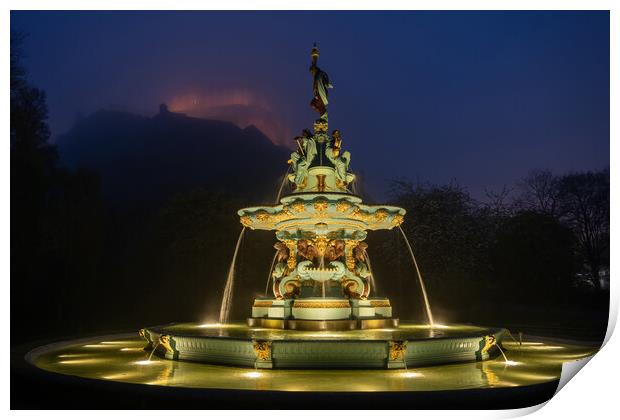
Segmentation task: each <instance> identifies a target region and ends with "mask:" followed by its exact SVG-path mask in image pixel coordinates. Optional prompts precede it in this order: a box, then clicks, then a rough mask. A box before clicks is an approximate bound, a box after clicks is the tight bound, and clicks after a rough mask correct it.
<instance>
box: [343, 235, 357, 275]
mask: <svg viewBox="0 0 620 420" xmlns="http://www.w3.org/2000/svg"><path fill="white" fill-rule="evenodd" d="M358 243H359V241H356V240H354V239H345V241H344V253H345V258H346V263H347V268H348V269H349V270H350V271H353V270H355V255H353V248H355V247H356V246H357V244H358Z"/></svg>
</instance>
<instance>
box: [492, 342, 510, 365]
mask: <svg viewBox="0 0 620 420" xmlns="http://www.w3.org/2000/svg"><path fill="white" fill-rule="evenodd" d="M495 347H497V348H498V349H499V352H500V353H501V354H502V356H504V362H505V363H508V358H507V357H506V355H505V354H504V350H502V348H501V347H500V346H499V344H497V343H495Z"/></svg>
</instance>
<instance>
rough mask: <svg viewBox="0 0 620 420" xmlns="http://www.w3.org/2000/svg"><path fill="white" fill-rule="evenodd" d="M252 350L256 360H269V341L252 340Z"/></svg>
mask: <svg viewBox="0 0 620 420" xmlns="http://www.w3.org/2000/svg"><path fill="white" fill-rule="evenodd" d="M252 349H253V350H254V354H255V355H256V358H257V359H258V360H262V361H267V360H271V341H269V340H253V341H252Z"/></svg>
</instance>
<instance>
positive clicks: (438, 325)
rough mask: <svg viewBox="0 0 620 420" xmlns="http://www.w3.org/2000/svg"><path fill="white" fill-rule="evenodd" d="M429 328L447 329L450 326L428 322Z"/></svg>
mask: <svg viewBox="0 0 620 420" xmlns="http://www.w3.org/2000/svg"><path fill="white" fill-rule="evenodd" d="M428 327H429V328H437V329H439V330H447V329H449V328H450V326H449V325H444V324H430V325H429V326H428Z"/></svg>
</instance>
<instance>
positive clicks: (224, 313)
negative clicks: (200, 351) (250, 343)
mask: <svg viewBox="0 0 620 420" xmlns="http://www.w3.org/2000/svg"><path fill="white" fill-rule="evenodd" d="M244 232H245V227H244V228H243V229H241V233H239V238H238V239H237V245H236V246H235V253H234V254H233V258H232V261H231V262H230V268H229V269H228V277H227V278H226V287H225V288H224V295H223V296H222V306H221V307H220V324H224V323H226V322H228V317H229V316H230V308H231V306H232V298H233V287H234V285H235V262H236V261H237V254H238V253H239V246H240V245H241V240H242V239H243V233H244Z"/></svg>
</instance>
